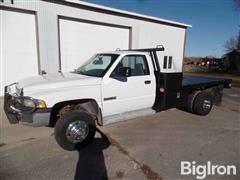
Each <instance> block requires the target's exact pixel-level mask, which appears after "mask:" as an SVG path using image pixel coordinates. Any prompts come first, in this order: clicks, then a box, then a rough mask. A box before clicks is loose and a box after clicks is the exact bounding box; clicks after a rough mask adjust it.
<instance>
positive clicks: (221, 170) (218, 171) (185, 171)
mask: <svg viewBox="0 0 240 180" xmlns="http://www.w3.org/2000/svg"><path fill="white" fill-rule="evenodd" d="M181 175H183V176H184V175H185V176H186V175H193V176H196V178H197V179H205V178H206V177H207V176H214V175H225V176H226V175H229V176H230V175H237V168H236V166H235V165H216V164H212V163H211V162H210V161H208V162H207V164H205V165H202V164H201V165H198V164H196V162H195V161H192V162H189V161H181Z"/></svg>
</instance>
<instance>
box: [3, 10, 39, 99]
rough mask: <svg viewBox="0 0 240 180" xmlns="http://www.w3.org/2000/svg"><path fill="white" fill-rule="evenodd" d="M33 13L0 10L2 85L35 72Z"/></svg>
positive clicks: (35, 53)
mask: <svg viewBox="0 0 240 180" xmlns="http://www.w3.org/2000/svg"><path fill="white" fill-rule="evenodd" d="M35 23H36V22H35V15H33V14H28V13H27V14H25V13H18V12H12V11H5V10H0V27H1V28H0V46H1V47H0V49H1V56H0V70H1V72H0V79H1V92H0V93H1V95H3V92H4V91H3V89H4V86H5V85H7V84H10V83H13V82H16V81H19V80H21V79H24V78H27V77H30V76H34V75H37V74H38V57H37V43H36V24H35Z"/></svg>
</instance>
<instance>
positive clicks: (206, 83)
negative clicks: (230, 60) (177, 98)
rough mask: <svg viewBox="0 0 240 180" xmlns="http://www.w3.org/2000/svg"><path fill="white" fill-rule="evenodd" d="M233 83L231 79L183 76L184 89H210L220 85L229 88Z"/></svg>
mask: <svg viewBox="0 0 240 180" xmlns="http://www.w3.org/2000/svg"><path fill="white" fill-rule="evenodd" d="M231 83H232V80H231V79H225V78H216V77H206V76H188V75H183V80H182V87H183V89H198V88H203V87H204V88H210V87H214V86H219V85H223V86H224V87H229V85H230V84H231Z"/></svg>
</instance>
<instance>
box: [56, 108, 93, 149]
mask: <svg viewBox="0 0 240 180" xmlns="http://www.w3.org/2000/svg"><path fill="white" fill-rule="evenodd" d="M95 133H96V124H95V121H94V120H93V118H92V117H91V116H90V115H89V114H88V113H86V112H79V111H70V112H68V113H66V114H64V115H63V116H62V117H60V118H59V119H58V121H57V123H56V125H55V128H54V135H55V139H56V141H57V143H58V144H59V145H60V146H61V147H62V148H63V149H65V150H68V151H73V150H79V149H81V148H83V147H85V146H87V145H88V144H89V142H90V141H91V140H92V139H93V138H94V136H95Z"/></svg>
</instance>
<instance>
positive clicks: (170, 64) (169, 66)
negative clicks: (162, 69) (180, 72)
mask: <svg viewBox="0 0 240 180" xmlns="http://www.w3.org/2000/svg"><path fill="white" fill-rule="evenodd" d="M171 68H172V56H169V59H168V69H171Z"/></svg>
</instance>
